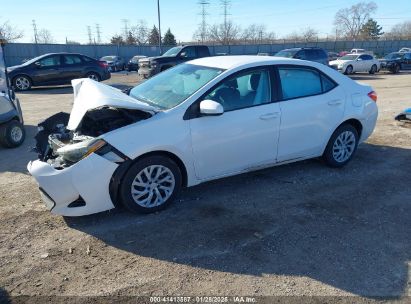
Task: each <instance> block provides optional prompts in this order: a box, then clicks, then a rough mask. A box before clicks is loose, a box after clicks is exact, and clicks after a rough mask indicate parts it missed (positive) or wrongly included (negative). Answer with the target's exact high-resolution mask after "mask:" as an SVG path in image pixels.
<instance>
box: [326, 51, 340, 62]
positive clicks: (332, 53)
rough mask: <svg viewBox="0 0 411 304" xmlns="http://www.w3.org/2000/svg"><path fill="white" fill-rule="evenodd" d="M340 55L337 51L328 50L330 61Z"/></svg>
mask: <svg viewBox="0 0 411 304" xmlns="http://www.w3.org/2000/svg"><path fill="white" fill-rule="evenodd" d="M338 57H340V56H339V54H338V53H336V52H328V61H333V60H336V59H337V58H338Z"/></svg>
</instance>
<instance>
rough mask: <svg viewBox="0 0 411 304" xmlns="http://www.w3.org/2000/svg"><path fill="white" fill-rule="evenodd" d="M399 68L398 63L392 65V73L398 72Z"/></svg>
mask: <svg viewBox="0 0 411 304" xmlns="http://www.w3.org/2000/svg"><path fill="white" fill-rule="evenodd" d="M400 70H401V67H400V65H399V64H396V65H394V68H393V69H392V73H393V74H398V73H399V72H400Z"/></svg>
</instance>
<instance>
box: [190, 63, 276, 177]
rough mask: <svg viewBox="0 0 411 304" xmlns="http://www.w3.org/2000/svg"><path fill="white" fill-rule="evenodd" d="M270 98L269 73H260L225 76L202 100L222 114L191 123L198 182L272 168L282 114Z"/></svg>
mask: <svg viewBox="0 0 411 304" xmlns="http://www.w3.org/2000/svg"><path fill="white" fill-rule="evenodd" d="M271 96H272V92H271V85H270V72H269V70H268V69H264V68H260V69H254V70H249V71H247V72H244V73H241V74H237V75H235V76H231V77H230V76H229V78H226V80H223V81H222V82H221V84H220V85H218V86H217V87H216V88H214V89H213V90H212V91H211V92H209V94H207V96H205V97H204V98H203V100H204V99H212V100H214V101H217V102H219V103H221V104H222V105H223V107H224V113H223V114H222V115H220V116H202V117H201V116H200V117H196V118H193V119H191V120H190V128H191V138H192V147H193V154H194V165H195V171H196V175H197V177H198V178H199V179H202V180H204V179H211V178H214V177H218V176H224V175H229V174H233V173H236V172H240V171H242V170H246V169H249V168H253V167H257V166H260V165H265V164H269V163H274V162H275V158H276V154H277V142H278V134H279V127H280V118H281V117H280V116H281V113H280V109H279V105H278V103H275V102H274V103H273V102H272V100H273V98H272V97H271Z"/></svg>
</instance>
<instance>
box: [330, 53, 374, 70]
mask: <svg viewBox="0 0 411 304" xmlns="http://www.w3.org/2000/svg"><path fill="white" fill-rule="evenodd" d="M329 64H330V66H331V67H332V68H334V69H336V70H339V71H341V72H343V73H344V74H347V75H349V74H352V73H356V72H367V73H370V74H375V73H377V72H378V71H379V70H380V68H381V62H380V61H379V60H377V59H375V58H374V57H373V56H372V55H369V54H347V55H345V56H342V57H340V58H338V59H337V60H333V61H330V63H329Z"/></svg>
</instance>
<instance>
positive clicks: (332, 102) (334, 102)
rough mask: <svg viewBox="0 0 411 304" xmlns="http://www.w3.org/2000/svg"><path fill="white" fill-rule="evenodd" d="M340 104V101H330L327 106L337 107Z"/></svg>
mask: <svg viewBox="0 0 411 304" xmlns="http://www.w3.org/2000/svg"><path fill="white" fill-rule="evenodd" d="M340 104H342V101H341V100H339V99H336V100H331V101H329V102H328V105H330V106H338V105H340Z"/></svg>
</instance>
